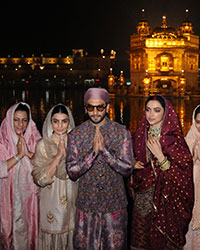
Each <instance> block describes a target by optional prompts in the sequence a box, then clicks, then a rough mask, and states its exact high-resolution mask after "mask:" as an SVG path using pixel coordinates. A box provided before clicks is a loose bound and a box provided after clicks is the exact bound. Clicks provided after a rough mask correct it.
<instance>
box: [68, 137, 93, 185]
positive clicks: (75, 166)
mask: <svg viewBox="0 0 200 250" xmlns="http://www.w3.org/2000/svg"><path fill="white" fill-rule="evenodd" d="M96 157H97V154H96V153H95V152H94V151H93V149H92V148H91V149H89V150H88V152H87V154H86V155H84V156H83V155H82V154H81V153H80V152H79V149H78V148H77V146H76V144H75V141H74V136H73V134H70V135H69V137H68V142H67V159H66V169H67V173H68V175H69V177H70V178H71V179H72V180H73V181H76V180H77V179H78V178H79V177H81V176H82V175H83V174H85V173H86V172H87V171H88V170H89V169H90V168H91V167H92V163H93V161H94V160H95V158H96Z"/></svg>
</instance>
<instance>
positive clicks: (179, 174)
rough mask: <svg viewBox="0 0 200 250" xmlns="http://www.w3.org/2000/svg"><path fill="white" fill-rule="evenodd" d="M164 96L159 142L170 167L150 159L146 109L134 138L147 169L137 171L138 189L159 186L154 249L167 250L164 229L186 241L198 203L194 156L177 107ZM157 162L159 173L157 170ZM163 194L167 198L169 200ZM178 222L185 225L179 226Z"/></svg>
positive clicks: (181, 242) (138, 157) (178, 242)
mask: <svg viewBox="0 0 200 250" xmlns="http://www.w3.org/2000/svg"><path fill="white" fill-rule="evenodd" d="M163 99H164V100H165V113H164V117H163V122H162V128H161V134H160V139H159V141H160V144H161V147H162V151H163V154H164V155H165V156H166V157H167V159H168V160H169V161H170V168H169V169H168V170H166V171H163V170H161V169H160V167H159V166H158V165H157V159H156V158H155V157H154V156H152V158H151V160H152V163H151V162H150V161H148V160H147V158H146V152H147V151H146V147H147V146H146V140H147V135H148V134H147V133H148V129H149V123H148V121H147V119H146V116H145V112H144V114H143V117H142V119H141V121H140V123H139V126H138V128H137V131H136V133H135V135H134V140H133V149H134V153H135V158H136V160H137V161H141V162H143V163H144V169H141V170H135V171H134V172H133V187H134V190H138V191H140V192H145V191H146V190H149V189H151V188H152V187H153V186H154V188H155V189H154V196H153V203H154V205H155V207H156V208H157V210H153V215H152V218H153V223H152V231H153V233H152V235H151V238H152V244H153V245H154V244H155V245H154V247H152V248H153V249H154V248H155V249H157V248H158V249H164V246H163V245H162V244H164V243H163V242H164V241H163V237H158V235H160V236H161V234H160V232H164V234H165V235H166V237H169V238H170V239H172V240H173V241H174V242H175V244H176V245H178V246H183V245H184V244H185V234H186V232H187V229H188V225H189V222H190V219H191V217H192V208H193V203H194V187H193V174H192V169H193V161H192V156H191V154H190V151H189V148H188V146H187V144H186V142H185V140H184V136H183V133H182V128H181V124H180V121H179V119H178V116H177V114H176V112H175V110H174V108H173V106H172V105H171V103H170V102H169V101H168V100H167V99H165V98H164V97H163ZM153 165H154V170H155V172H156V175H155V174H154V173H153V167H152V166H153ZM162 195H163V196H165V197H167V199H166V202H165V201H164V199H163V196H162ZM183 197H184V198H183ZM175 208H176V209H175ZM177 224H178V225H181V226H179V227H177ZM158 228H159V230H158ZM158 231H160V232H158Z"/></svg>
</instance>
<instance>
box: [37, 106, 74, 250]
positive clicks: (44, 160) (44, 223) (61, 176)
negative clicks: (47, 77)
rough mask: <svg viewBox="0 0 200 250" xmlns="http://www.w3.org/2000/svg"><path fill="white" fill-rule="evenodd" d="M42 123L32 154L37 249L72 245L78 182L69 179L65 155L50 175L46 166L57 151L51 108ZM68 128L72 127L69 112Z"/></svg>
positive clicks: (69, 248) (62, 247) (63, 247)
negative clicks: (37, 210) (37, 199)
mask: <svg viewBox="0 0 200 250" xmlns="http://www.w3.org/2000/svg"><path fill="white" fill-rule="evenodd" d="M52 110H53V108H52V109H51V110H50V111H49V113H48V115H47V117H46V120H45V122H44V125H43V139H42V140H41V141H39V143H38V144H37V147H36V153H35V156H34V158H33V164H34V169H33V172H32V175H33V178H34V181H35V182H36V183H37V184H38V185H39V186H40V187H41V188H40V223H39V225H40V236H39V250H50V249H59V250H62V249H63V250H64V249H68V250H71V249H73V242H72V238H73V231H74V217H75V210H76V208H75V201H76V197H77V188H78V183H77V182H73V181H71V180H70V179H69V177H68V175H67V173H66V169H65V158H63V159H62V160H61V162H60V164H59V166H57V170H56V173H55V175H54V177H53V179H51V178H50V176H49V174H48V172H47V169H48V166H49V164H50V163H51V161H52V158H53V157H54V156H55V155H56V153H57V145H56V144H55V143H54V142H53V139H52V132H53V130H52V126H51V112H52ZM68 113H69V114H70V115H69V118H70V129H71V128H73V127H74V122H73V118H72V116H71V112H70V111H69V109H68Z"/></svg>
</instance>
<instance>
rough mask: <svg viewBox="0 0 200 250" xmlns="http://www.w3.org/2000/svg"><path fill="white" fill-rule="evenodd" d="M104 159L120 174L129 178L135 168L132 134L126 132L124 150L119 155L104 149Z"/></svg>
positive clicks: (106, 148)
mask: <svg viewBox="0 0 200 250" xmlns="http://www.w3.org/2000/svg"><path fill="white" fill-rule="evenodd" d="M103 157H104V159H105V161H106V162H107V163H108V164H109V165H110V166H111V167H112V168H113V169H114V170H115V171H116V172H118V173H120V174H121V175H123V176H124V177H128V176H129V175H130V174H131V172H132V170H133V166H134V158H133V149H132V142H131V136H130V132H129V131H128V130H126V132H125V136H124V141H123V145H122V148H121V149H120V154H119V155H118V154H117V153H116V152H114V151H113V150H112V149H110V148H108V147H106V146H105V147H104V149H103Z"/></svg>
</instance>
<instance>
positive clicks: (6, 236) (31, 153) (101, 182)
mask: <svg viewBox="0 0 200 250" xmlns="http://www.w3.org/2000/svg"><path fill="white" fill-rule="evenodd" d="M109 102H110V96H109V93H108V92H107V90H105V89H103V88H90V89H88V90H87V92H86V93H85V95H84V106H85V113H86V114H87V115H88V120H87V121H85V122H84V123H82V124H81V125H79V126H77V127H75V124H74V120H73V116H72V113H71V111H70V109H69V108H68V107H66V106H65V105H63V104H57V105H55V106H54V107H52V108H51V110H50V111H49V112H48V114H47V116H46V119H45V121H44V124H43V128H42V137H41V135H40V133H39V132H38V130H37V127H36V125H35V123H34V122H33V120H32V118H31V109H30V107H29V105H28V104H26V103H18V104H15V105H13V106H12V107H11V108H10V109H9V110H8V111H7V114H6V117H5V119H4V120H3V121H2V123H1V127H0V249H3V250H23V249H24V250H50V249H51V250H53V249H59V250H62V249H63V250H64V249H68V250H72V249H79V250H111V249H112V250H126V249H129V247H130V249H132V250H137V249H138V250H168V249H169V250H174V249H185V250H186V249H187V250H188V249H200V211H199V203H200V198H199V197H198V191H199V190H200V186H199V178H200V171H199V167H200V105H199V106H198V107H197V108H196V109H195V110H194V113H193V123H192V126H191V128H190V130H189V132H188V134H187V136H186V138H184V136H183V133H182V130H181V125H180V122H179V119H178V117H177V114H176V112H175V111H174V108H173V106H172V105H171V104H170V102H169V101H168V100H167V99H165V98H164V97H162V96H150V97H149V98H148V99H147V101H146V103H145V111H144V115H143V116H142V119H141V122H140V123H139V125H138V128H137V130H136V133H135V134H134V136H133V138H131V135H130V132H129V130H127V128H126V127H125V126H124V125H121V124H119V123H117V122H115V121H111V120H110V119H109V118H108V116H107V113H108V112H109ZM185 139H186V140H185ZM193 166H194V167H193ZM193 179H194V182H193ZM194 190H195V192H194ZM194 194H195V195H194ZM127 195H128V196H130V197H131V198H132V199H133V206H132V213H131V216H129V217H128V213H127V204H128V202H127ZM193 206H194V207H193ZM128 218H131V223H129V224H131V228H130V230H131V233H130V246H128V244H127V242H129V241H128V239H127V225H128ZM186 240H187V241H186ZM184 245H185V246H184Z"/></svg>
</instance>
